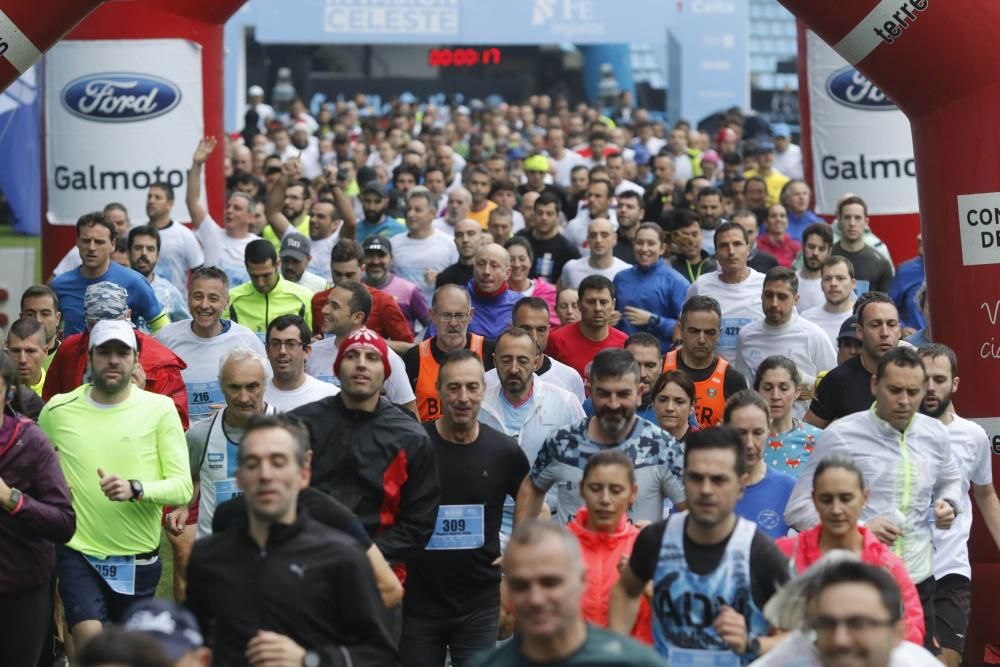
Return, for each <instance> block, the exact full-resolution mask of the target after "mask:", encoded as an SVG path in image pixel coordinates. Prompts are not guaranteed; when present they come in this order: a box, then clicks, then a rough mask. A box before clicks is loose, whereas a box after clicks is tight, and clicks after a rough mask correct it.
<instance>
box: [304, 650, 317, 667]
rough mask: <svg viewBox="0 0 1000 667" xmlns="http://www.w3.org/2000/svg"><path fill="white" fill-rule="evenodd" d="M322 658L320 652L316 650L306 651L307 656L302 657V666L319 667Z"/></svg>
mask: <svg viewBox="0 0 1000 667" xmlns="http://www.w3.org/2000/svg"><path fill="white" fill-rule="evenodd" d="M319 666H320V659H319V654H318V653H316V651H306V654H305V656H303V658H302V667H319Z"/></svg>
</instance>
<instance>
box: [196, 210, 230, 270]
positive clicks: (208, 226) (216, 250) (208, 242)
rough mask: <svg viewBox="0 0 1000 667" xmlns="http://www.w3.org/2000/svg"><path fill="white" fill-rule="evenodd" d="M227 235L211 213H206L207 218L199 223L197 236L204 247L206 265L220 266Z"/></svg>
mask: <svg viewBox="0 0 1000 667" xmlns="http://www.w3.org/2000/svg"><path fill="white" fill-rule="evenodd" d="M225 235H226V233H225V232H224V231H222V227H219V225H217V224H216V223H215V220H213V219H212V216H210V215H206V216H205V219H204V220H202V221H201V224H200V225H198V229H197V230H196V231H195V236H197V237H198V241H199V242H200V243H201V247H202V248H203V249H204V254H205V262H204V266H219V262H220V261H221V260H222V244H223V243H224V238H225Z"/></svg>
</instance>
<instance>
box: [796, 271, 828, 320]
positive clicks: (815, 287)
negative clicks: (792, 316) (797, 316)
mask: <svg viewBox="0 0 1000 667" xmlns="http://www.w3.org/2000/svg"><path fill="white" fill-rule="evenodd" d="M822 284H823V281H822V280H821V279H820V278H803V277H802V274H801V273H800V274H799V303H798V305H797V306H796V310H798V311H799V312H800V313H804V312H806V311H807V310H809V309H810V308H815V307H816V306H822V305H823V304H824V303H826V297H825V296H823V287H822Z"/></svg>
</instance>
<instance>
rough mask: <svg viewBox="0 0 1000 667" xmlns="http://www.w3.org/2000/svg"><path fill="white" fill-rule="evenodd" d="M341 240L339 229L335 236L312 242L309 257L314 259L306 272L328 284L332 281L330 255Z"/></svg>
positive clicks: (331, 235)
mask: <svg viewBox="0 0 1000 667" xmlns="http://www.w3.org/2000/svg"><path fill="white" fill-rule="evenodd" d="M339 240H340V228H338V229H337V231H335V232H334V233H333V234H330V235H329V236H327V237H326V238H325V239H320V240H318V241H316V240H310V243H311V244H312V248H311V249H310V251H309V256H310V257H312V259H310V260H309V266H307V267H306V271H308V272H309V273H312V274H314V275H317V276H319V277H320V278H322V279H323V280H326V281H327V282H329V281H331V280H332V277H331V275H330V255H332V254H333V246H335V245H337V241H339ZM323 289H326V288H323Z"/></svg>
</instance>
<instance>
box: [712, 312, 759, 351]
mask: <svg viewBox="0 0 1000 667" xmlns="http://www.w3.org/2000/svg"><path fill="white" fill-rule="evenodd" d="M752 321H753V320H752V319H751V318H749V317H723V318H722V332H721V333H720V335H719V347H726V348H731V349H735V348H736V337H737V336H738V335H740V329H742V328H743V327H745V326H746V325H748V324H750V322H752Z"/></svg>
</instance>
